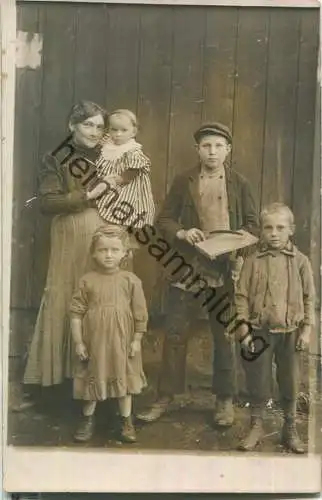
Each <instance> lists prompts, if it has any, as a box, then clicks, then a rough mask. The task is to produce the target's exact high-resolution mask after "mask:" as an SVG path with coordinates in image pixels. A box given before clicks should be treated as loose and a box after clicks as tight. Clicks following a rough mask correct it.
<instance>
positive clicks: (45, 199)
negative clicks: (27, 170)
mask: <svg viewBox="0 0 322 500" xmlns="http://www.w3.org/2000/svg"><path fill="white" fill-rule="evenodd" d="M65 168H68V167H67V166H66V167H65ZM38 193H39V199H40V209H41V211H42V212H43V213H44V214H62V213H69V212H79V211H81V210H84V209H85V208H86V207H87V206H89V202H88V200H87V199H86V193H85V191H83V190H79V191H72V192H70V193H68V192H66V189H65V186H64V177H63V172H62V171H61V169H60V165H59V162H58V160H57V159H56V158H55V157H54V156H52V155H50V154H47V155H45V157H44V159H43V163H42V167H41V170H40V174H39V188H38Z"/></svg>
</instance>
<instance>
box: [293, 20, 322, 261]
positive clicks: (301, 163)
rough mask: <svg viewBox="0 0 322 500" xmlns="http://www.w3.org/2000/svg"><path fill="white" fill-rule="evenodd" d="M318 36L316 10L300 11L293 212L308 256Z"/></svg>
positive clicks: (297, 234) (297, 232)
mask: <svg viewBox="0 0 322 500" xmlns="http://www.w3.org/2000/svg"><path fill="white" fill-rule="evenodd" d="M318 35H319V13H318V11H317V10H312V11H310V10H303V11H302V12H301V39H300V58H299V75H298V100H297V120H296V142H295V158H294V183H293V209H294V215H295V222H296V227H297V230H296V242H297V244H298V246H299V247H300V249H301V250H302V251H303V252H305V253H307V254H308V253H309V251H310V236H311V235H310V220H311V212H312V208H313V207H312V181H313V150H314V125H315V100H316V75H317V55H318V43H319V40H318ZM316 208H317V207H316Z"/></svg>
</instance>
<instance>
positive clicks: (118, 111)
mask: <svg viewBox="0 0 322 500" xmlns="http://www.w3.org/2000/svg"><path fill="white" fill-rule="evenodd" d="M115 115H123V116H126V117H127V118H128V119H129V120H130V122H131V123H132V125H133V127H136V128H138V119H137V117H136V115H135V114H134V113H133V111H130V110H129V109H116V110H115V111H112V113H110V114H109V116H108V120H110V119H111V117H112V116H115Z"/></svg>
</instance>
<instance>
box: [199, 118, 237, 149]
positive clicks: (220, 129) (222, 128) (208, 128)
mask: <svg viewBox="0 0 322 500" xmlns="http://www.w3.org/2000/svg"><path fill="white" fill-rule="evenodd" d="M205 135H220V136H221V137H224V138H225V139H227V141H228V143H229V144H231V143H232V135H231V131H230V129H229V128H228V127H226V125H223V124H222V123H219V122H213V123H205V124H204V125H201V127H200V128H198V130H196V132H195V133H194V134H193V136H194V138H195V141H196V142H197V143H198V142H200V139H201V138H202V137H204V136H205Z"/></svg>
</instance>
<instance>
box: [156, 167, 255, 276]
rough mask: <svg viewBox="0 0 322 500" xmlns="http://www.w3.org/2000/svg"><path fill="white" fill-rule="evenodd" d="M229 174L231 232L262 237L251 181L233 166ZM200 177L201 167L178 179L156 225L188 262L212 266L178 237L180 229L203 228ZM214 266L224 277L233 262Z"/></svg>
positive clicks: (223, 258) (224, 259)
mask: <svg viewBox="0 0 322 500" xmlns="http://www.w3.org/2000/svg"><path fill="white" fill-rule="evenodd" d="M225 171H226V187H227V197H228V210H229V220H230V228H231V230H238V229H245V230H246V231H249V232H250V233H252V234H254V235H258V216H257V211H256V204H255V201H254V198H253V195H252V193H251V189H250V185H249V182H248V181H247V180H246V179H245V177H243V176H242V175H241V174H239V173H238V172H236V171H235V170H233V169H232V168H230V167H229V166H227V167H225ZM199 174H200V166H197V167H194V168H193V169H191V170H188V171H187V172H184V173H183V174H181V175H178V176H177V177H176V178H175V179H174V182H173V184H172V186H171V189H170V191H169V193H168V195H167V196H166V199H165V201H164V204H163V207H162V209H161V211H160V213H159V216H158V218H157V221H156V226H157V228H158V229H159V230H160V232H161V233H162V236H163V237H164V238H165V240H166V241H167V243H168V244H170V245H171V248H172V249H173V250H175V251H177V252H178V254H180V255H181V256H182V257H184V259H185V260H186V262H187V263H191V262H192V261H193V260H195V258H196V256H198V260H199V261H200V262H201V263H202V265H204V266H206V267H208V266H209V265H210V262H209V260H208V259H206V258H205V257H203V256H201V255H200V253H199V252H198V250H196V249H195V248H194V247H193V246H192V245H190V244H189V243H187V242H185V241H181V240H178V238H177V237H176V234H177V232H178V231H179V230H180V229H186V230H188V229H191V228H198V229H201V224H200V219H199V216H198V210H197V206H198V197H199V192H198V177H199ZM241 253H242V252H241ZM211 266H216V267H217V269H219V267H218V266H220V271H221V272H223V273H224V275H226V274H227V275H228V273H229V259H228V258H227V256H225V255H224V256H221V257H219V258H217V259H216V261H215V262H213V263H211ZM176 280H177V276H176Z"/></svg>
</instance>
